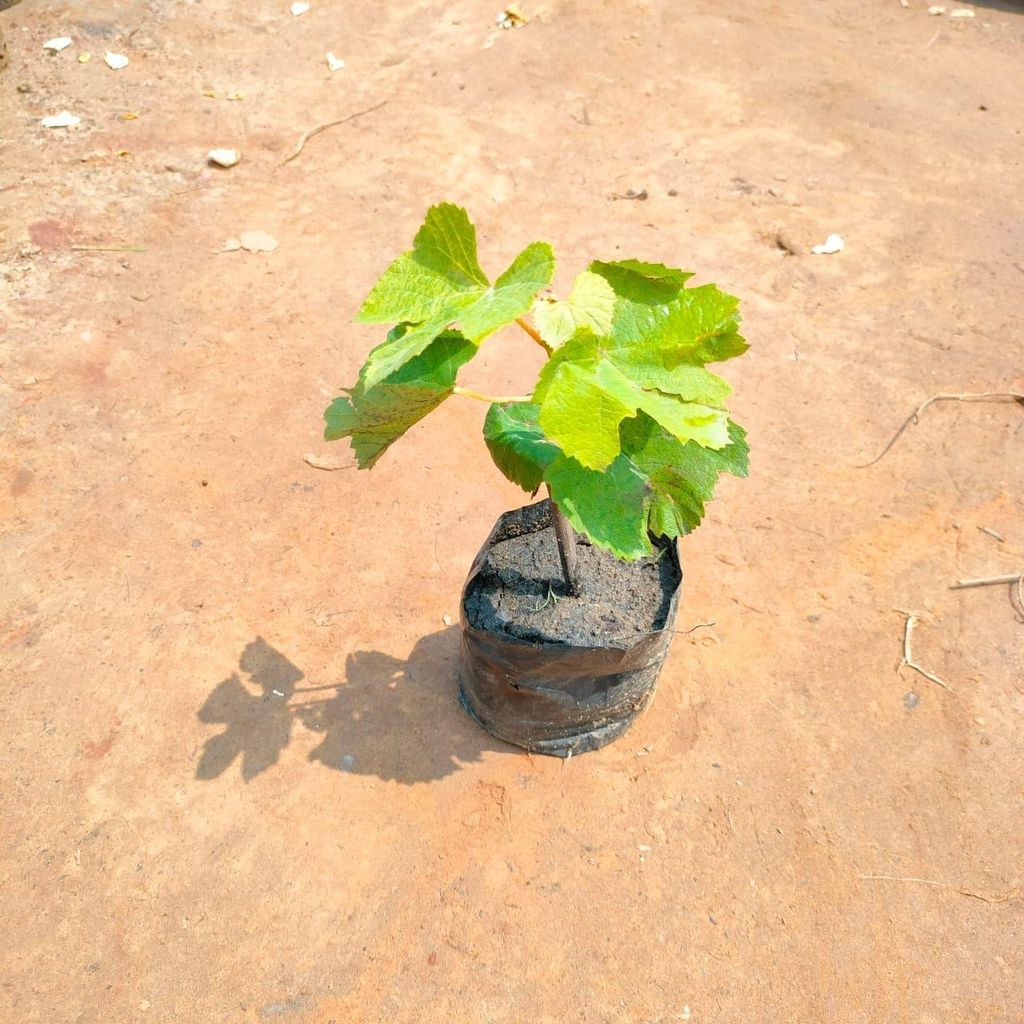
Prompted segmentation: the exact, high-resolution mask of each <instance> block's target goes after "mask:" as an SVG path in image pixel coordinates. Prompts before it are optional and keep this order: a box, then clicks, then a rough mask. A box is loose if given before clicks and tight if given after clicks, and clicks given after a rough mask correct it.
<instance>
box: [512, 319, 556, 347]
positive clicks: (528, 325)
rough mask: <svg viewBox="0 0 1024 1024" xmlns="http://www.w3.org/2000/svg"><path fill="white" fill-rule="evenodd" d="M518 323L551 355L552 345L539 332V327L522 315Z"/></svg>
mask: <svg viewBox="0 0 1024 1024" xmlns="http://www.w3.org/2000/svg"><path fill="white" fill-rule="evenodd" d="M516 323H517V324H519V326H520V327H522V329H523V330H524V331H526V333H527V334H528V335H529V336H530V337H531V338H533V340H534V341H535V342H537V344H538V345H540V347H541V348H542V349H544V351H545V352H547V354H548V355H551V346H550V345H549V344H548V343H547V342H546V341H545V340H544V339H543V338H542V337H541V336H540V335H539V334H538V333H537V329H536V328H535V327H534V326H533V325H532V324H531V323H529V322H528V321H526V320H524V319H523V318H522V317H519V319H518V320H516Z"/></svg>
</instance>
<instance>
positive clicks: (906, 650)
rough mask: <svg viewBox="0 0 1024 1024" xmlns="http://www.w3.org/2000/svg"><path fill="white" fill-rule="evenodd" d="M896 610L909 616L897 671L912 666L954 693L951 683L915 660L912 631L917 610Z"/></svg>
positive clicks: (926, 677)
mask: <svg viewBox="0 0 1024 1024" xmlns="http://www.w3.org/2000/svg"><path fill="white" fill-rule="evenodd" d="M896 611H898V612H900V614H901V615H906V617H907V625H906V627H905V629H904V631H903V658H902V660H901V661H900V664H899V667H898V668H897V669H896V671H897V672H898V671H899V670H900V668H902V667H903V666H904V665H906V666H907V668H912V669H913V670H914V671H915V672H920V673H921V675H923V676H924V677H925V679H930V680H931V681H932V682H933V683H935V684H936V685H937V686H941V687H942V688H943V689H944V690H949V692H950V693H952V692H953V687H951V686H950V685H949V683H947V682H945V681H944V680H942V679H940V678H939V677H938V676H937V675H935V674H934V673H933V672H929V671H928V669H926V668H922V667H921V666H920V665H918V663H917V662H916V661H914V656H913V655H912V654H911V653H910V633H911V631H912V630H913V628H914V625H915V623H916V622H917V614H916V613H915V612H905V611H903V610H902V609H900V608H897V609H896Z"/></svg>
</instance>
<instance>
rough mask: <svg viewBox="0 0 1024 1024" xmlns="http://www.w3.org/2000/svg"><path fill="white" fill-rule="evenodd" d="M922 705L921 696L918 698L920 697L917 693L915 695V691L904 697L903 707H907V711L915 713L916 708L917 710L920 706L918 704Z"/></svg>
mask: <svg viewBox="0 0 1024 1024" xmlns="http://www.w3.org/2000/svg"><path fill="white" fill-rule="evenodd" d="M920 703H921V698H920V697H919V696H918V695H917V694H916V693H914V691H913V690H911V691H910V692H909V693H908V694H906V696H904V698H903V706H904V707H905V708H906V709H907V710H908V711H913V710H914V708H916V707H917V705H918V704H920Z"/></svg>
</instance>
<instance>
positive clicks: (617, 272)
mask: <svg viewBox="0 0 1024 1024" xmlns="http://www.w3.org/2000/svg"><path fill="white" fill-rule="evenodd" d="M590 269H591V271H592V272H593V273H595V274H599V275H600V276H601V277H603V278H604V279H605V280H606V281H607V282H608V283H609V284H610V285H611V286H612V288H613V290H614V291H615V294H616V295H619V296H621V297H622V298H624V299H627V300H629V301H630V302H642V303H644V304H646V305H653V304H659V303H660V304H664V303H666V302H671V301H672V300H673V299H674V298H675V297H676V296H677V295H678V294H679V292H680V290H681V289H682V287H683V285H684V284H686V282H687V281H689V280H690V278H691V277H693V274H692V273H691V272H690V271H688V270H677V269H676V268H675V267H666V266H665V265H664V264H663V263H644V262H643V261H642V260H616V261H615V262H613V263H605V262H603V261H601V260H594V262H593V263H591V264H590Z"/></svg>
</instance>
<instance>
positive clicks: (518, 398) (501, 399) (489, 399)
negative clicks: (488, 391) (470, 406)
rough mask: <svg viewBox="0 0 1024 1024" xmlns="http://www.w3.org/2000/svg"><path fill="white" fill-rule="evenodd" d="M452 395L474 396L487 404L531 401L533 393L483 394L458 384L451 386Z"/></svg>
mask: <svg viewBox="0 0 1024 1024" xmlns="http://www.w3.org/2000/svg"><path fill="white" fill-rule="evenodd" d="M452 394H453V395H462V397H463V398H475V399H476V400H477V401H478V402H486V403H487V404H488V405H505V404H506V403H508V402H532V401H533V395H485V394H482V393H481V392H479V391H474V390H473V389H472V388H463V387H460V386H459V385H458V384H456V385H455V387H453V388H452Z"/></svg>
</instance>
